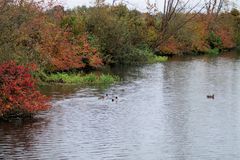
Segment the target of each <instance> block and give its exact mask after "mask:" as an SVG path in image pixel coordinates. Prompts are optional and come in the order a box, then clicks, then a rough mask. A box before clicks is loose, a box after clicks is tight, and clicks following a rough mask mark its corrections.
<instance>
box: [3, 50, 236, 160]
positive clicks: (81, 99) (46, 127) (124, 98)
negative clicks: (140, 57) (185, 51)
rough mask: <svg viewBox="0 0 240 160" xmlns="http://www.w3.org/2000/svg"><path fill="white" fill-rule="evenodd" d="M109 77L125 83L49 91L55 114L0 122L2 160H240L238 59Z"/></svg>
mask: <svg viewBox="0 0 240 160" xmlns="http://www.w3.org/2000/svg"><path fill="white" fill-rule="evenodd" d="M112 72H114V73H115V74H118V75H119V76H120V77H121V78H122V81H121V82H120V83H118V84H116V85H113V86H111V87H110V88H107V89H104V88H86V87H85V88H81V87H78V86H46V87H44V89H43V92H44V93H47V94H49V95H52V97H53V100H52V104H53V108H52V110H50V111H47V112H44V113H41V114H40V115H38V116H37V117H35V119H33V120H31V121H27V122H23V121H15V122H14V123H0V159H7V160H8V159H23V160H27V159H50V160H53V159H76V160H203V159H204V160H230V159H231V160H239V159H240V98H239V97H240V59H238V58H237V56H236V55H235V54H224V55H223V56H220V57H215V58H213V57H204V56H203V57H194V58H193V57H188V58H173V59H172V60H170V61H169V62H166V63H159V64H153V65H146V66H143V67H133V68H130V67H128V68H126V67H125V68H117V69H115V70H113V71H112ZM105 94H109V96H108V97H107V98H105V99H99V97H101V96H102V95H105ZM209 94H214V95H215V99H214V100H213V99H207V98H206V95H209ZM116 96H117V97H118V99H117V100H114V102H112V98H115V97H116Z"/></svg>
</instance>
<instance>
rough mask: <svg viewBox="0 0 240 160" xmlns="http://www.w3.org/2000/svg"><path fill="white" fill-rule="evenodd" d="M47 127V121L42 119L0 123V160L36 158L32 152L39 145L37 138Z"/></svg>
mask: <svg viewBox="0 0 240 160" xmlns="http://www.w3.org/2000/svg"><path fill="white" fill-rule="evenodd" d="M47 126H48V120H46V119H42V118H34V119H31V120H24V121H21V120H14V121H12V122H9V123H6V122H0V137H1V138H0V149H1V150H2V151H1V154H2V155H1V154H0V159H1V158H3V159H14V158H16V159H18V158H20V157H21V158H24V157H25V156H26V157H25V158H27V157H28V156H31V157H38V156H37V155H36V156H35V155H34V153H37V152H34V151H33V150H34V147H35V146H36V145H37V144H38V143H39V141H38V138H37V137H38V136H39V134H43V133H44V132H45V130H46V128H47ZM1 156H2V157H1Z"/></svg>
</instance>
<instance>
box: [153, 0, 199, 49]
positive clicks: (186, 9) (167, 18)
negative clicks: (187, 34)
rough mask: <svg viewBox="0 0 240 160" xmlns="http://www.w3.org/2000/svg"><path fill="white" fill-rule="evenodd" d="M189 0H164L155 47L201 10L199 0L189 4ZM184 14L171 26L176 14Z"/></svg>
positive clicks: (165, 40) (176, 16)
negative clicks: (181, 19)
mask: <svg viewBox="0 0 240 160" xmlns="http://www.w3.org/2000/svg"><path fill="white" fill-rule="evenodd" d="M189 3H190V0H188V1H186V2H183V1H181V0H164V6H163V13H162V16H161V21H162V23H161V28H160V33H161V35H160V37H159V40H158V42H157V43H156V47H158V46H159V45H162V44H163V43H165V42H167V40H168V39H169V38H171V37H172V36H173V35H175V34H176V33H177V32H178V31H179V30H180V29H181V28H183V27H184V26H185V25H186V24H187V23H189V22H190V21H191V20H193V18H194V17H195V16H197V15H198V14H199V13H200V12H201V11H202V10H203V6H202V7H199V6H200V1H198V2H197V3H195V5H193V6H190V5H189ZM182 14H184V17H185V19H184V20H183V21H179V22H178V23H177V24H174V27H173V26H171V24H173V23H174V22H176V19H177V18H178V16H181V15H182Z"/></svg>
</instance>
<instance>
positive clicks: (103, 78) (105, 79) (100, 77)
mask: <svg viewBox="0 0 240 160" xmlns="http://www.w3.org/2000/svg"><path fill="white" fill-rule="evenodd" d="M119 80H120V78H119V77H118V76H114V75H110V74H103V73H101V74H94V73H90V74H83V73H65V72H63V73H60V72H59V73H51V74H41V81H42V82H43V83H62V84H79V85H111V84H114V83H116V82H118V81H119Z"/></svg>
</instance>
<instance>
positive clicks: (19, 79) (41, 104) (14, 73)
mask: <svg viewBox="0 0 240 160" xmlns="http://www.w3.org/2000/svg"><path fill="white" fill-rule="evenodd" d="M31 68H32V69H33V68H34V67H33V66H31ZM48 100H49V98H47V97H46V96H44V95H42V94H41V93H40V92H38V91H37V90H36V85H35V80H34V79H33V77H32V76H31V74H30V69H29V68H26V67H24V66H21V65H17V64H16V63H15V62H13V61H11V62H7V63H3V64H1V65H0V118H8V117H12V116H13V117H23V116H26V115H31V114H34V113H36V112H38V111H43V110H46V109H48V108H49V107H50V105H49V104H48Z"/></svg>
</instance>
